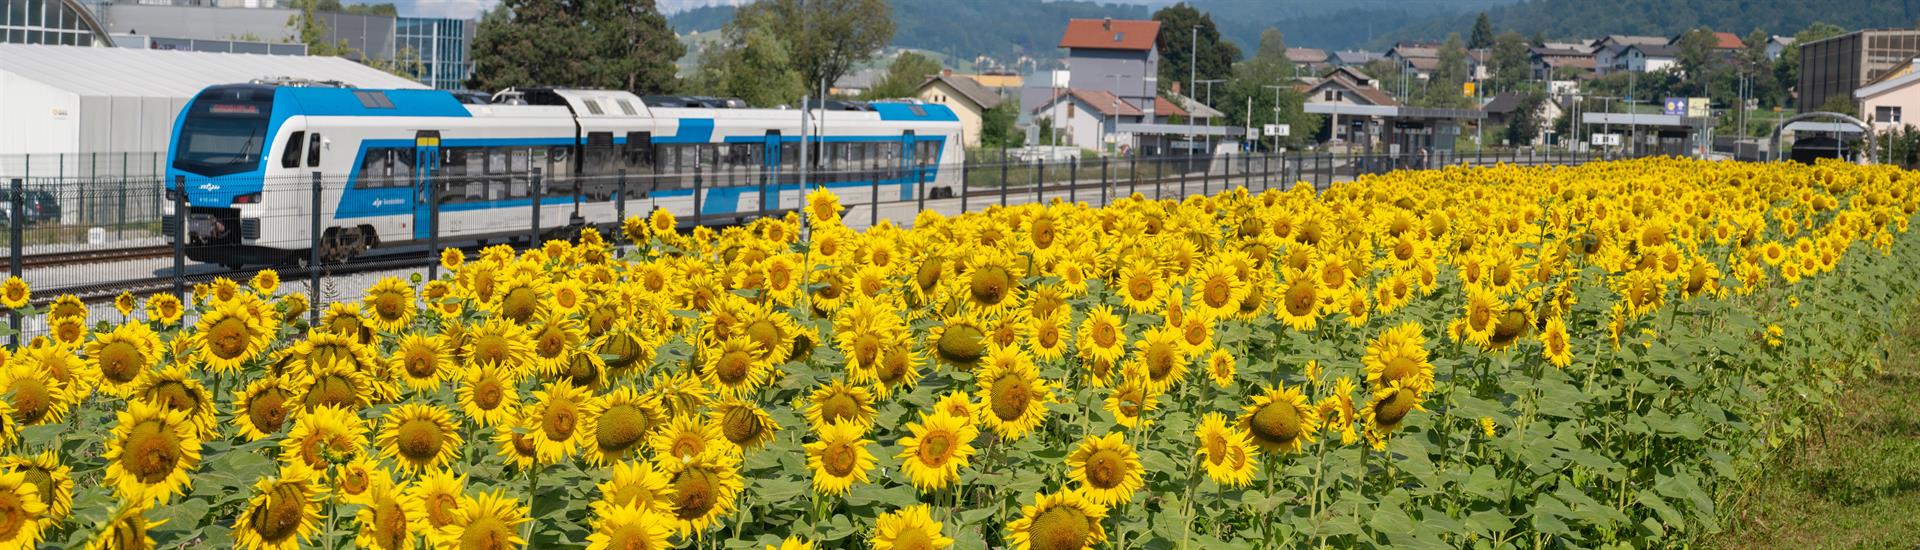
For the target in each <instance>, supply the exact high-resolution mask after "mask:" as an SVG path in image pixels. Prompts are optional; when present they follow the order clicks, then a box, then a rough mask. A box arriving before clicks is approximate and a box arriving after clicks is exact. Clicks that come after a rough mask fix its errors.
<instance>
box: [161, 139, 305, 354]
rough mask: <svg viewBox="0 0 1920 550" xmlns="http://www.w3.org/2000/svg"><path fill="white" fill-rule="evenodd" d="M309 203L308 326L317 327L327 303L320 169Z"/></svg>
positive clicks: (183, 179)
mask: <svg viewBox="0 0 1920 550" xmlns="http://www.w3.org/2000/svg"><path fill="white" fill-rule="evenodd" d="M180 181H182V182H183V183H182V184H181V192H180V194H181V196H183V197H184V196H185V195H186V191H185V189H186V186H185V185H186V184H185V183H184V182H185V181H186V179H185V178H181V180H180ZM308 204H309V205H311V210H313V212H312V215H311V216H309V217H310V218H312V222H313V225H312V227H311V229H310V232H309V233H307V239H308V242H307V245H308V246H307V293H308V297H309V298H312V299H311V300H308V301H307V302H308V305H307V326H309V327H317V326H320V306H322V305H325V303H324V302H323V301H321V297H320V242H321V239H322V236H321V235H320V206H321V198H320V171H318V170H315V171H314V172H313V202H310V203H308ZM174 212H175V213H179V212H180V209H179V207H175V208H174ZM180 228H181V233H180V238H183V239H184V238H186V232H185V230H186V224H185V223H182V224H181V225H180ZM182 258H184V256H176V257H175V259H174V265H180V261H181V259H182ZM177 271H178V270H176V272H177ZM176 280H183V279H176ZM175 284H176V285H178V284H183V283H175Z"/></svg>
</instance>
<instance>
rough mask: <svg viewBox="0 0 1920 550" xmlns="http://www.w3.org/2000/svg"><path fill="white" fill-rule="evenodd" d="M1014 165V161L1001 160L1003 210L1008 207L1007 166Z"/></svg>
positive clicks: (1001, 202)
mask: <svg viewBox="0 0 1920 550" xmlns="http://www.w3.org/2000/svg"><path fill="white" fill-rule="evenodd" d="M1012 164H1013V161H1011V160H1007V159H1004V158H1002V159H1000V207H1001V208H1006V207H1007V166H1009V165H1012Z"/></svg>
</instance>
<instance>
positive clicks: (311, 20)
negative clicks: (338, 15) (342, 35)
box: [287, 0, 359, 57]
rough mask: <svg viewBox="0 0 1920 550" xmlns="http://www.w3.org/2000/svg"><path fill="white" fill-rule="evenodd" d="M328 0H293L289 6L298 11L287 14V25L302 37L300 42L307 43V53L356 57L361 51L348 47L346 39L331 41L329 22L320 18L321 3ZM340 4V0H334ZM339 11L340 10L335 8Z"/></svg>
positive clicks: (335, 3) (336, 3) (336, 4)
mask: <svg viewBox="0 0 1920 550" xmlns="http://www.w3.org/2000/svg"><path fill="white" fill-rule="evenodd" d="M324 1H326V0H292V1H291V2H288V3H287V7H289V8H292V9H293V10H294V11H296V12H297V13H294V14H293V15H289V16H287V27H288V28H292V29H293V30H294V34H295V35H297V36H299V37H300V43H302V44H306V45H307V55H315V56H329V57H340V56H344V57H355V56H357V54H358V53H359V52H354V51H352V50H353V49H352V48H349V47H347V41H346V40H340V41H329V40H327V35H328V34H330V33H329V32H328V29H327V22H326V21H324V20H322V19H321V18H320V13H321V12H324V11H327V10H323V9H321V3H322V2H324ZM334 5H335V6H338V5H339V3H338V0H334ZM335 11H338V10H335Z"/></svg>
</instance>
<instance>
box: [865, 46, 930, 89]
mask: <svg viewBox="0 0 1920 550" xmlns="http://www.w3.org/2000/svg"><path fill="white" fill-rule="evenodd" d="M939 73H940V62H939V61H934V60H933V58H931V57H927V56H925V55H922V54H920V53H918V52H901V53H900V55H897V56H894V58H893V63H892V64H891V65H888V66H887V75H886V76H885V77H881V79H880V81H879V82H876V83H874V85H873V89H870V90H867V93H866V96H865V97H866V98H867V99H887V98H896V97H910V96H912V95H913V93H914V92H917V91H919V90H920V85H921V84H924V83H926V81H927V77H930V76H933V75H936V74H939Z"/></svg>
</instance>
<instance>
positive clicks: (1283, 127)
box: [1262, 124, 1293, 137]
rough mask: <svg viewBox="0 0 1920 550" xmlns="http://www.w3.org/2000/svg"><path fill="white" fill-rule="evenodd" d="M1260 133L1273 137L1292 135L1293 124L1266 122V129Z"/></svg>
mask: <svg viewBox="0 0 1920 550" xmlns="http://www.w3.org/2000/svg"><path fill="white" fill-rule="evenodd" d="M1262 134H1264V135H1268V136H1273V137H1287V136H1291V135H1293V126H1292V125H1290V124H1268V125H1266V131H1265V132H1262Z"/></svg>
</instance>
